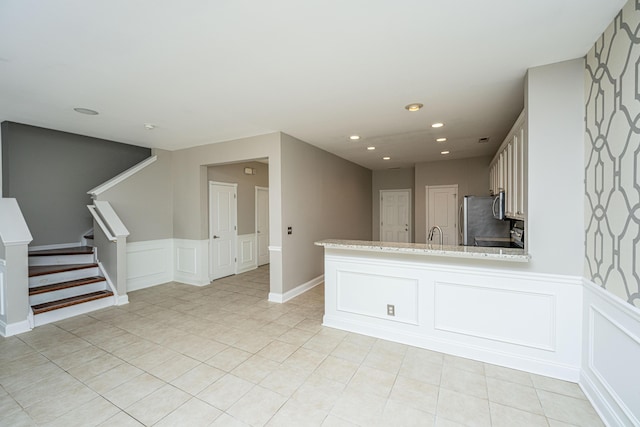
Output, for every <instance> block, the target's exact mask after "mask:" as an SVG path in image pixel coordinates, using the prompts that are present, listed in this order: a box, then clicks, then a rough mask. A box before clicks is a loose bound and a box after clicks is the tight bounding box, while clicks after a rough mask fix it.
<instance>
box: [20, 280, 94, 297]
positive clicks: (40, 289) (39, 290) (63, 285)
mask: <svg viewBox="0 0 640 427" xmlns="http://www.w3.org/2000/svg"><path fill="white" fill-rule="evenodd" d="M104 280H105V278H104V277H102V276H91V277H86V278H84V279H78V280H70V281H68V282H60V283H54V284H51V285H44V286H34V287H33V288H29V295H38V294H43V293H45V292H53V291H59V290H61V289H68V288H73V287H75V286H82V285H88V284H90V283H98V282H103V281H104Z"/></svg>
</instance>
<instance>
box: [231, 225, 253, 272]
mask: <svg viewBox="0 0 640 427" xmlns="http://www.w3.org/2000/svg"><path fill="white" fill-rule="evenodd" d="M256 240H257V235H256V233H250V234H243V235H240V236H238V240H237V243H236V250H237V252H238V253H237V258H238V262H237V263H236V274H240V273H244V272H247V271H250V270H254V269H256V268H258V258H257V253H258V251H257V249H256Z"/></svg>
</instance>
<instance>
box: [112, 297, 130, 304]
mask: <svg viewBox="0 0 640 427" xmlns="http://www.w3.org/2000/svg"><path fill="white" fill-rule="evenodd" d="M126 304H129V295H118V297H117V298H116V304H115V305H126Z"/></svg>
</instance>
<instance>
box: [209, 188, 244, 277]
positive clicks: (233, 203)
mask: <svg viewBox="0 0 640 427" xmlns="http://www.w3.org/2000/svg"><path fill="white" fill-rule="evenodd" d="M236 189H237V184H228V183H222V182H213V181H209V246H210V250H209V253H210V257H211V259H210V262H209V266H210V267H209V269H210V276H211V280H215V279H219V278H221V277H225V276H230V275H232V274H235V273H236V240H237V237H238V229H237V200H236V197H237V196H236V194H237V192H236Z"/></svg>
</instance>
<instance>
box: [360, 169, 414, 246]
mask: <svg viewBox="0 0 640 427" xmlns="http://www.w3.org/2000/svg"><path fill="white" fill-rule="evenodd" d="M371 182H372V184H371V201H372V203H373V222H372V224H371V228H372V230H371V231H372V239H373V240H380V190H404V189H411V230H412V233H411V236H410V238H411V239H413V237H414V236H413V230H415V212H414V211H415V209H413V208H414V206H415V197H416V189H415V169H414V168H407V169H384V170H377V171H373V173H372V181H371ZM412 241H413V240H412Z"/></svg>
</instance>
